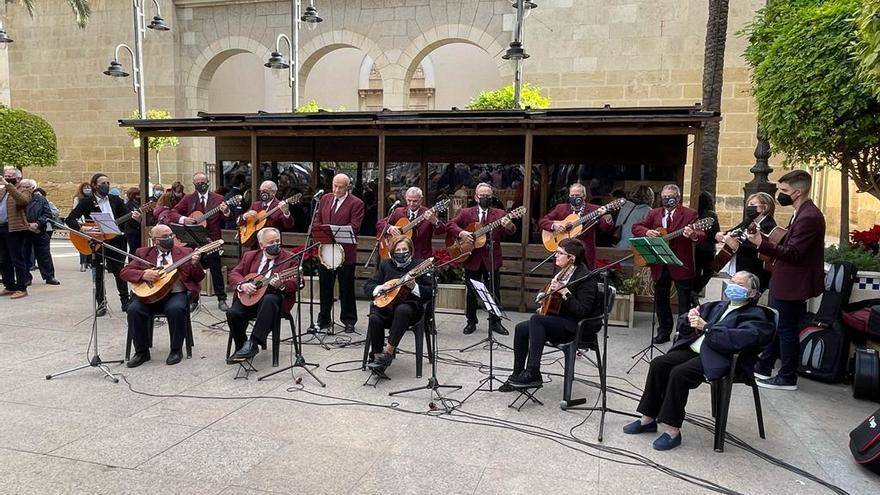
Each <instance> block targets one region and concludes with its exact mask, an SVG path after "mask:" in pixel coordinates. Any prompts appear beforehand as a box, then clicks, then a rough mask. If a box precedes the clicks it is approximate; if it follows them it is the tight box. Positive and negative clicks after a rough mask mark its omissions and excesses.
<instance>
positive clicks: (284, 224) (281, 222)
mask: <svg viewBox="0 0 880 495" xmlns="http://www.w3.org/2000/svg"><path fill="white" fill-rule="evenodd" d="M277 193H278V186H277V185H275V183H274V182H272V181H271V180H265V181H263V183H262V184H260V193H259V198H258V199H257V200H256V201H254V202H253V203H251V208H250V210H248V211H247V212H246V213H245V214H244V215H242V216H241V219H242V220H247V219H249V218H253V217H255V216H257V213H259V212H261V211H268V210H271V209H272V208H275V207H278V209H277V210H275V212H274V213H272V214H271V215H269V218H267V219H266V225H265V226H263V228H266V227H275V228H276V229H278V230H290V229H292V228H293V216H292V215H291V214H290V206H288V204H287V203H283V202H281V200H283V199H287V198H276V197H275V195H276V194H277ZM279 204H280V205H281V206H280V207H279V206H278V205H279ZM254 249H259V245H258V244H254Z"/></svg>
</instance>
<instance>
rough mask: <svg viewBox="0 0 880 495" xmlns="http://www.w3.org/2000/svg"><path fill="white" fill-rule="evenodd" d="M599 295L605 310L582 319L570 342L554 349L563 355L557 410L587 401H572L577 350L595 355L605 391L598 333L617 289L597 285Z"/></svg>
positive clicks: (610, 308) (600, 381)
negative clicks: (563, 370) (603, 297)
mask: <svg viewBox="0 0 880 495" xmlns="http://www.w3.org/2000/svg"><path fill="white" fill-rule="evenodd" d="M599 293H600V294H604V295H605V301H604V302H605V308H604V309H603V311H602V312H601V313H599V314H598V315H596V316H591V317H589V318H584V319H583V320H581V321H579V322H578V329H577V334H576V335H575V339H574V340H572V341H571V342H566V343H563V344H558V345H556V346H555V347H556V348H558V349H559V350H561V351H562V353H563V354H564V355H565V374H564V379H563V383H562V401H561V402H560V403H559V408H560V409H562V410H563V411H564V410H565V409H567V408H569V407H573V406H579V405H581V404H585V403H586V402H587V399H572V398H571V389H572V386H573V385H574V368H575V363H576V361H577V354H578V351H579V350H585V351H593V352H594V353H595V354H596V367H597V368H598V369H599V383H600V386H601V387H602V390H604V389H605V368H604V366H602V352H601V350H600V346H599V332H601V331H602V324H603V322H604V318H605V314H606V313H610V312H611V310H612V309H613V308H614V298H615V296H616V295H617V289H616V288H615V287H614V286H613V285H609V286H608V290H606V288H605V284H601V283H600V284H599Z"/></svg>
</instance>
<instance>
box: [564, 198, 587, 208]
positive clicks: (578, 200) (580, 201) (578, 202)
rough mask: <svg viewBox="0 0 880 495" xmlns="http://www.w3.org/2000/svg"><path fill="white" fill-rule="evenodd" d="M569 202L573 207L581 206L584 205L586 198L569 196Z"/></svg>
mask: <svg viewBox="0 0 880 495" xmlns="http://www.w3.org/2000/svg"><path fill="white" fill-rule="evenodd" d="M568 204H570V205H571V207H572V208H580V207H581V206H583V205H584V198H582V197H580V196H569V197H568Z"/></svg>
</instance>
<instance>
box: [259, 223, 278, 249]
mask: <svg viewBox="0 0 880 495" xmlns="http://www.w3.org/2000/svg"><path fill="white" fill-rule="evenodd" d="M266 232H275V233H276V234H278V238H279V239H281V231H279V230H278V229H276V228H275V227H266V228H264V229H262V230H260V231H258V232H257V242H259V243H260V244H261V245H262V244H263V239H264V238H265V237H266Z"/></svg>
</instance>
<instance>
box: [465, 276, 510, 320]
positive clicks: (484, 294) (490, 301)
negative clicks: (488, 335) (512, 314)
mask: <svg viewBox="0 0 880 495" xmlns="http://www.w3.org/2000/svg"><path fill="white" fill-rule="evenodd" d="M468 280H469V281H470V283H471V287H473V288H474V291H475V292H476V293H477V296H478V297H479V298H480V300H481V301H483V306H485V308H486V311H488V312H489V313H490V314H493V315H495V316H497V317H499V318H504V319H505V320H509V319H510V318H508V317H507V315H506V314H504V310H502V309H501V307H500V306H498V303H496V302H495V298H494V297H492V293H491V292H489V289H488V288H487V287H486V284H484V283H483V282H480V281H479V280H474V279H468Z"/></svg>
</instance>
